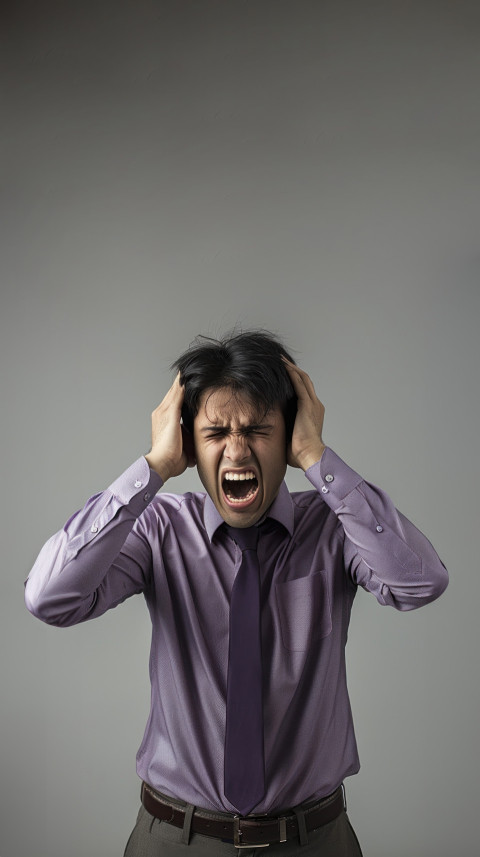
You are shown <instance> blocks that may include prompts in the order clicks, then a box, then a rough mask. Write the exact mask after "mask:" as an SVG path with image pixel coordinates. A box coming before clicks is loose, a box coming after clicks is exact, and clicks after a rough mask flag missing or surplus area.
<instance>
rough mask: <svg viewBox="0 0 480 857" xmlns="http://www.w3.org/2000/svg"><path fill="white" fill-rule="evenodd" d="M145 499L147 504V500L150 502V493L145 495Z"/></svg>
mask: <svg viewBox="0 0 480 857" xmlns="http://www.w3.org/2000/svg"><path fill="white" fill-rule="evenodd" d="M143 499H144V500H145V503H146V502H147V500H150V494H149V493H148V491H147V493H146V494H144V495H143Z"/></svg>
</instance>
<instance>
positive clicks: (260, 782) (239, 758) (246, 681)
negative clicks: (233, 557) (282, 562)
mask: <svg viewBox="0 0 480 857" xmlns="http://www.w3.org/2000/svg"><path fill="white" fill-rule="evenodd" d="M226 529H227V532H228V535H229V536H230V537H231V538H232V539H233V540H234V541H235V542H236V543H237V545H238V547H239V548H240V549H241V551H242V562H241V565H240V568H239V569H238V572H237V575H236V578H235V582H234V584H233V588H232V595H231V600H230V645H229V653H228V680H227V721H226V732H225V785H224V789H225V796H226V797H227V798H228V800H229V801H230V803H232V804H233V806H234V807H236V808H237V810H238V811H239V813H240V814H241V815H248V813H249V812H251V811H252V809H253V808H254V807H255V806H256V805H257V804H258V803H259V801H260V800H261V799H262V797H263V796H264V794H265V761H264V747H263V703H262V692H263V682H262V648H261V632H260V571H259V566H258V557H257V541H258V528H257V527H246V528H245V529H238V528H235V527H229V526H227V527H226Z"/></svg>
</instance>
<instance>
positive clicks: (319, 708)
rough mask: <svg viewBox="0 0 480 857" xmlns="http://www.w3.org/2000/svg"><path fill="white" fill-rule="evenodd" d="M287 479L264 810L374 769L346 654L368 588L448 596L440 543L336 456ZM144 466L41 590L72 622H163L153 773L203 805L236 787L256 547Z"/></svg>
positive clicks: (101, 506)
mask: <svg viewBox="0 0 480 857" xmlns="http://www.w3.org/2000/svg"><path fill="white" fill-rule="evenodd" d="M306 477H307V479H308V480H309V481H310V483H311V484H312V485H313V486H314V488H315V489H316V490H311V489H310V490H308V491H301V492H294V493H289V491H288V489H287V486H286V484H285V482H283V483H282V485H281V487H280V490H279V492H278V494H277V496H276V498H275V500H274V501H273V503H272V505H271V507H270V509H269V510H268V512H267V514H266V516H265V522H264V525H263V526H262V527H261V532H260V538H259V543H258V557H259V563H260V569H261V610H262V620H261V621H262V655H263V674H264V726H265V769H266V794H265V796H264V798H263V799H262V801H261V803H260V804H258V806H257V807H255V809H254V812H256V813H264V812H272V811H274V810H277V809H280V808H285V807H291V806H295V805H296V804H299V803H301V802H303V801H307V800H310V799H314V798H320V797H324V796H325V795H328V794H330V793H331V792H333V791H334V790H335V789H336V788H337V787H338V786H339V784H340V783H341V782H342V780H343V779H344V778H345V777H346V776H348V775H350V774H354V773H356V772H357V771H358V769H359V759H358V753H357V746H356V741H355V735H354V730H353V722H352V716H351V710H350V703H349V698H348V693H347V685H346V674H345V644H346V641H347V629H348V624H349V618H350V611H351V608H352V604H353V600H354V597H355V593H356V590H357V586H358V585H360V586H362V587H363V588H364V589H366V590H368V591H369V592H371V593H372V594H373V595H374V596H375V597H376V599H377V600H378V601H379V602H380V604H382V605H390V606H392V607H395V608H396V609H398V610H412V609H414V608H416V607H420V606H421V605H423V604H426V603H427V602H429V601H433V600H434V599H435V598H437V597H438V596H439V595H440V594H441V593H442V592H443V590H444V589H445V587H446V586H447V581H448V575H447V571H446V569H445V566H444V565H443V563H442V562H441V560H440V559H439V557H438V556H437V554H436V552H435V550H434V549H433V547H432V545H431V544H430V542H429V541H428V539H427V538H426V537H425V536H424V535H423V534H422V533H421V532H420V531H419V530H418V529H417V528H416V527H414V525H413V524H412V523H410V521H408V520H407V519H406V518H405V517H404V516H403V515H402V514H401V513H400V512H399V511H397V510H396V509H395V507H394V505H393V503H392V501H391V500H390V498H389V497H388V496H387V495H386V494H385V492H384V491H382V490H381V489H380V488H377V487H376V486H374V485H372V484H370V483H368V482H366V481H365V480H363V479H362V477H361V476H359V475H358V473H356V472H355V471H354V470H352V469H351V468H350V467H349V466H348V465H347V464H345V462H344V461H342V459H341V458H339V456H338V455H336V454H335V452H333V450H332V449H330V448H329V447H327V448H326V449H325V451H324V453H323V455H322V457H321V459H320V461H319V462H317V463H316V464H314V465H312V467H310V468H309V469H308V470H307V471H306ZM161 485H162V480H161V479H160V477H159V476H158V475H157V474H156V473H155V472H154V471H152V470H151V469H150V468H149V466H148V463H147V461H146V459H145V458H144V457H143V456H142V457H141V458H140V459H138V460H137V461H136V462H135V463H134V464H132V466H131V467H129V468H128V470H126V471H125V473H123V475H122V476H120V477H119V479H117V480H116V481H115V482H114V483H113V484H112V485H111V486H110V488H109V489H107V490H105V491H103V492H102V493H100V494H97V495H95V496H94V497H92V498H91V499H90V500H88V502H87V503H86V505H85V507H84V508H83V509H82V510H81V511H79V512H77V513H76V514H75V515H73V517H72V518H70V520H69V521H68V522H67V523H66V524H65V527H64V528H63V529H62V530H60V531H59V532H58V533H57V534H56V535H54V536H52V538H51V539H50V540H49V541H48V542H47V543H46V545H45V546H44V547H43V548H42V550H41V552H40V554H39V557H38V559H37V561H36V563H35V565H34V567H33V569H32V571H31V573H30V575H29V577H28V579H27V581H26V584H25V586H26V592H25V598H26V604H27V607H28V609H29V610H30V611H31V612H32V613H33V614H34V615H35V616H38V618H40V619H42V620H43V621H45V622H48V623H50V624H53V625H59V626H68V625H74V624H76V623H78V622H83V621H85V620H87V619H93V618H94V617H97V616H101V615H102V613H104V612H105V611H106V610H108V609H109V608H111V607H116V606H117V605H118V604H120V603H121V602H122V601H124V600H125V599H126V598H128V597H129V596H131V595H134V594H136V593H140V592H142V593H143V594H144V597H145V600H146V603H147V606H148V610H149V612H150V617H151V621H152V643H151V654H150V679H151V708H150V715H149V717H148V721H147V726H146V729H145V734H144V738H143V741H142V743H141V746H140V749H139V751H138V754H137V772H138V775H139V776H140V777H141V779H143V780H145V781H146V782H147V783H149V784H150V785H151V786H153V787H154V788H155V789H157V790H159V791H161V792H163V793H164V794H166V795H170V796H171V797H176V798H179V799H181V800H184V801H186V802H187V803H192V804H194V805H195V806H198V807H203V808H205V809H210V810H220V811H226V812H234V811H235V810H234V807H232V805H231V804H230V803H229V801H228V800H227V799H226V798H225V796H224V793H223V777H224V739H225V708H226V685H227V667H228V634H229V600H230V592H231V589H232V585H233V581H234V578H235V574H236V572H237V570H238V568H239V566H240V563H241V552H240V549H239V548H238V547H237V546H236V545H235V543H234V542H233V541H232V539H230V538H229V537H228V535H227V534H226V532H225V531H224V529H223V527H222V524H223V520H222V518H221V516H220V514H219V512H218V511H217V509H216V507H215V505H214V504H213V502H212V500H211V499H210V497H209V496H208V495H206V494H204V493H200V492H195V493H193V492H192V493H190V492H189V493H185V494H182V495H176V494H168V493H161V494H158V495H157V496H156V492H157V491H158V489H159V488H160V487H161Z"/></svg>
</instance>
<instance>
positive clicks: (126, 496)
mask: <svg viewBox="0 0 480 857" xmlns="http://www.w3.org/2000/svg"><path fill="white" fill-rule="evenodd" d="M182 402H183V388H182V387H181V386H180V383H179V379H178V377H177V378H176V379H175V382H174V384H173V385H172V387H171V389H170V390H169V392H168V393H167V395H166V396H165V398H164V400H163V401H162V402H161V404H160V405H159V406H158V408H156V410H155V411H154V412H153V414H152V449H151V451H150V453H149V454H148V456H145V457H142V458H140V459H138V461H136V462H135V463H134V464H133V465H132V466H131V467H130V468H128V470H126V471H125V473H124V474H122V476H121V477H120V478H119V479H117V480H116V482H114V483H113V484H112V485H111V486H110V488H109V489H107V490H106V491H103V492H102V493H101V494H97V495H95V496H94V497H92V498H90V500H88V502H87V503H86V505H85V507H84V508H83V509H82V510H80V511H79V512H77V513H76V514H75V515H73V517H72V518H70V520H69V521H68V522H67V523H66V524H65V526H64V528H63V529H62V530H60V531H59V532H58V533H56V534H55V535H54V536H52V538H51V539H49V541H48V542H47V543H46V545H45V546H44V547H43V548H42V550H41V552H40V554H39V556H38V558H37V560H36V562H35V565H34V566H33V569H32V571H31V572H30V575H29V577H28V579H27V581H26V583H25V602H26V605H27V608H28V609H29V610H30V612H31V613H33V614H34V615H35V616H37V617H38V618H39V619H42V620H43V621H44V622H48V623H49V624H53V625H62V626H66V625H73V624H76V623H77V622H83V621H85V620H86V619H91V618H94V617H96V616H100V615H101V614H102V613H104V612H105V611H106V610H108V609H109V608H111V607H115V606H116V605H117V604H120V603H121V602H122V601H124V600H125V599H126V598H128V597H129V596H130V595H133V594H136V593H139V592H142V591H144V590H145V588H146V587H147V585H148V580H149V576H150V572H151V552H150V546H149V540H148V537H147V532H146V527H145V520H144V518H142V513H143V512H144V511H145V510H146V508H147V506H148V505H149V503H150V501H151V499H152V498H153V497H154V496H155V494H156V492H157V491H158V490H159V488H160V487H161V486H162V485H163V484H164V482H165V481H166V480H167V479H168V478H169V477H170V476H174V475H178V474H180V473H182V472H183V471H184V470H185V468H186V467H187V466H188V464H190V463H193V460H194V459H193V458H192V454H191V453H190V452H188V453H187V452H186V451H185V448H184V441H183V432H182V426H181V424H180V414H181V407H182ZM146 459H147V460H146ZM149 465H150V466H149Z"/></svg>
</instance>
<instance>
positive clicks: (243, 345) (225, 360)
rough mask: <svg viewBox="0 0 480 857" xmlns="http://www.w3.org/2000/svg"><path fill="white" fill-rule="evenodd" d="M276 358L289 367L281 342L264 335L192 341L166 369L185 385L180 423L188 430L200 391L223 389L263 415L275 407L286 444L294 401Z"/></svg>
mask: <svg viewBox="0 0 480 857" xmlns="http://www.w3.org/2000/svg"><path fill="white" fill-rule="evenodd" d="M282 355H284V356H285V357H287V358H288V359H289V360H291V361H292V362H295V361H294V360H293V358H292V357H291V355H290V354H289V353H288V352H287V351H286V349H285V348H284V346H283V344H282V342H281V341H280V340H279V339H278V338H277V337H276V336H275V335H274V334H273V333H270V332H269V331H268V330H262V329H256V330H246V331H240V332H238V330H237V329H235V330H234V331H231V332H230V333H227V334H226V335H225V336H224V337H223V339H213V338H212V337H209V336H202V335H200V336H197V337H196V338H195V339H194V340H193V342H192V343H191V344H190V346H189V348H187V350H186V351H185V352H184V353H183V354H181V355H180V357H179V358H178V359H177V360H175V363H173V364H172V366H171V368H172V369H176V370H177V371H179V372H180V383H181V384H183V385H184V386H185V398H184V404H183V408H182V420H183V423H184V425H185V426H186V428H187V429H188V430H189V431H190V432H191V431H193V421H194V419H195V417H196V415H197V413H198V409H199V406H200V398H201V396H202V394H203V393H204V392H205V390H209V389H211V390H218V389H220V388H221V387H227V388H229V389H230V390H232V392H233V394H234V395H235V393H240V394H243V395H244V396H246V397H247V398H248V399H249V400H250V401H251V402H252V404H253V406H254V407H255V408H257V409H258V411H259V412H261V413H262V414H263V415H265V414H266V413H267V412H268V411H269V410H271V409H272V408H275V407H277V406H279V407H280V408H281V410H282V413H283V416H284V418H285V427H286V437H287V441H290V440H291V437H292V432H293V424H294V422H295V415H296V411H297V397H296V394H295V391H294V389H293V385H292V382H291V381H290V378H289V375H288V372H287V370H286V368H285V366H284V363H283V360H282V359H281V357H282Z"/></svg>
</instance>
